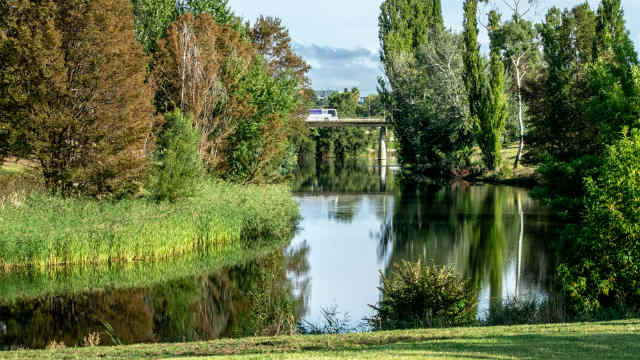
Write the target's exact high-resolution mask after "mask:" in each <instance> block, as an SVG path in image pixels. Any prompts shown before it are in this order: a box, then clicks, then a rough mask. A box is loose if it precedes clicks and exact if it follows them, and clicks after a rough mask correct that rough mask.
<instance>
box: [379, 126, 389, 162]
mask: <svg viewBox="0 0 640 360" xmlns="http://www.w3.org/2000/svg"><path fill="white" fill-rule="evenodd" d="M378 160H380V162H383V161H384V162H385V166H386V162H387V128H386V127H384V126H381V127H380V141H379V143H378Z"/></svg>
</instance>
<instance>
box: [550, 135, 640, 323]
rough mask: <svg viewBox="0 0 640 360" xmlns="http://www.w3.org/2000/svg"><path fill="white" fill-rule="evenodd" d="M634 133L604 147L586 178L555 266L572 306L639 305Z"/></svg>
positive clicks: (639, 182)
mask: <svg viewBox="0 0 640 360" xmlns="http://www.w3.org/2000/svg"><path fill="white" fill-rule="evenodd" d="M639 168H640V132H639V131H634V132H633V133H632V134H631V136H629V137H625V138H623V139H621V140H619V141H618V142H616V143H615V144H614V145H612V146H610V147H609V148H608V149H607V150H606V152H605V155H604V159H603V164H602V166H601V167H600V168H599V169H598V170H597V173H598V175H597V176H596V177H589V178H587V179H586V182H585V186H586V195H585V215H584V218H583V219H582V221H581V222H580V224H579V226H578V228H577V229H575V230H574V232H573V234H574V235H575V236H576V239H575V241H573V242H572V243H571V244H570V245H569V247H570V249H569V251H568V252H567V253H568V254H569V256H568V257H567V259H566V262H565V263H563V264H562V265H561V266H560V275H561V278H562V283H563V286H564V289H565V290H566V291H567V293H568V295H569V296H570V297H571V300H572V304H573V306H574V310H575V311H576V312H578V313H584V312H586V313H590V312H593V311H596V310H600V309H603V308H604V309H612V308H613V309H617V310H627V311H637V310H638V309H640V292H639V289H640V264H638V259H640V169H639Z"/></svg>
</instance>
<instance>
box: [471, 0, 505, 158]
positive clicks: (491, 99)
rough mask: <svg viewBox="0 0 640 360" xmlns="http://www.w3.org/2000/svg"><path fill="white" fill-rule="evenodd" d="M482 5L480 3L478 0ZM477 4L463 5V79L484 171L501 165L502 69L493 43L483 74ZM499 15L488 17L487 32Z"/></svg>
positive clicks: (496, 23)
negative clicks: (488, 65)
mask: <svg viewBox="0 0 640 360" xmlns="http://www.w3.org/2000/svg"><path fill="white" fill-rule="evenodd" d="M480 1H482V0H480ZM478 2H479V0H466V1H465V3H464V13H465V18H464V42H465V52H464V55H465V56H464V63H465V69H464V71H465V72H464V78H465V83H466V86H467V92H468V96H469V109H470V112H471V116H472V117H473V118H474V120H475V122H476V141H477V142H478V145H479V146H480V150H481V151H482V155H483V158H484V161H485V164H486V165H487V167H488V168H489V169H491V170H495V169H497V168H498V167H500V164H501V149H502V136H503V133H504V127H505V120H506V98H505V95H504V65H503V64H502V60H501V57H500V55H499V53H498V51H497V50H498V49H497V46H496V44H495V43H492V44H491V55H490V57H491V59H490V61H491V63H490V69H489V77H487V75H485V74H484V69H483V66H482V60H481V58H480V48H479V46H478V19H477V13H478ZM499 20H500V18H499V15H498V14H497V13H496V12H495V11H492V12H491V13H490V14H489V30H490V31H491V29H492V28H493V29H495V27H496V26H497V25H498V23H499Z"/></svg>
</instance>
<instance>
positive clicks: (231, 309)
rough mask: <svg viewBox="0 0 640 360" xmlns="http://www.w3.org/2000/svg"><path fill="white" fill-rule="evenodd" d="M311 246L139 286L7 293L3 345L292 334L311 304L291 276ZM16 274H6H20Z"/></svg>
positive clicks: (2, 304) (301, 268) (0, 313)
mask: <svg viewBox="0 0 640 360" xmlns="http://www.w3.org/2000/svg"><path fill="white" fill-rule="evenodd" d="M307 252H308V247H305V246H299V247H296V248H293V249H290V250H288V251H286V252H285V251H282V250H278V251H275V252H272V253H270V254H268V255H266V256H263V257H260V258H259V259H257V260H254V261H251V262H248V263H246V264H243V265H239V266H233V267H228V268H224V269H222V270H218V271H216V272H215V273H195V274H191V275H190V276H185V277H178V278H173V279H171V280H168V281H166V280H162V281H159V282H157V283H153V284H148V285H144V286H139V287H135V288H126V287H123V288H121V287H115V288H105V289H101V290H96V289H94V290H92V291H86V292H85V291H82V292H65V293H63V294H61V295H44V296H37V297H29V296H26V297H19V298H14V299H12V300H5V299H2V296H0V324H2V325H1V327H2V328H1V329H0V330H2V331H0V347H3V348H5V349H8V348H12V347H27V348H43V347H45V346H47V345H48V344H50V343H51V342H53V341H56V342H58V343H60V342H64V343H65V344H66V345H67V346H78V345H83V343H84V342H86V339H87V336H88V335H90V334H98V336H99V338H100V340H101V341H100V342H101V344H117V343H122V344H133V343H142V342H144V343H148V342H175V341H193V340H210V339H217V338H220V337H239V336H253V335H277V334H284V333H291V332H294V331H295V329H296V325H297V323H298V321H299V319H300V317H301V316H302V314H303V313H304V312H305V311H306V310H305V298H306V295H305V293H304V288H305V285H304V284H295V286H294V284H292V283H291V282H290V281H289V278H290V277H298V278H299V277H303V276H304V273H305V272H306V271H307V270H308V263H307V262H306V259H307V256H308V254H307ZM203 266H206V264H203ZM138 269H139V270H141V271H144V267H140V268H138ZM164 270H165V271H168V272H169V273H171V269H170V268H166V269H164ZM175 270H176V271H178V272H179V271H180V270H179V269H175ZM16 276H17V275H16ZM28 276H29V275H25V274H22V278H24V277H28ZM86 276H90V275H86ZM140 276H141V277H145V275H144V273H140ZM9 277H10V276H5V278H3V279H1V281H2V282H3V283H7V282H11V281H16V279H9ZM63 277H64V276H63ZM147 280H149V279H147ZM50 281H55V280H54V279H50ZM294 289H295V290H294ZM301 290H302V291H301Z"/></svg>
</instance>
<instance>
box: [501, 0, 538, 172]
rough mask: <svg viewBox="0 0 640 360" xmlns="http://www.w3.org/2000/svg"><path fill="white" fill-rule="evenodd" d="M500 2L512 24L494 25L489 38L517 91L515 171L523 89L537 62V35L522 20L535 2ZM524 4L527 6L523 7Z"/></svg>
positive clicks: (526, 21) (505, 0)
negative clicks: (510, 15) (517, 133)
mask: <svg viewBox="0 0 640 360" xmlns="http://www.w3.org/2000/svg"><path fill="white" fill-rule="evenodd" d="M502 2H503V3H504V4H506V5H507V7H508V8H509V9H511V10H512V12H513V15H512V17H511V20H509V21H506V22H504V23H502V24H496V26H494V27H493V28H492V29H490V31H489V37H490V38H491V42H492V43H493V44H494V46H495V47H496V48H498V49H499V50H500V52H501V53H502V54H501V55H502V57H503V59H504V61H505V63H506V67H507V70H508V71H510V72H511V73H512V77H513V80H514V83H515V87H516V97H517V102H518V125H519V128H520V143H519V146H518V153H517V155H516V159H515V163H514V168H517V167H518V165H519V163H520V159H521V157H522V149H523V147H524V114H523V112H524V109H523V106H524V104H523V100H522V86H523V81H524V79H525V77H526V76H527V73H528V71H529V70H530V67H531V65H532V63H533V62H535V61H536V60H537V59H538V51H537V50H538V44H537V41H536V35H537V33H536V30H535V27H534V26H533V23H532V22H531V21H529V20H527V19H525V16H526V15H527V14H528V13H529V12H530V11H531V10H532V9H533V8H534V6H535V5H536V3H537V0H502ZM525 4H526V5H528V6H526V7H523V5H525Z"/></svg>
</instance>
